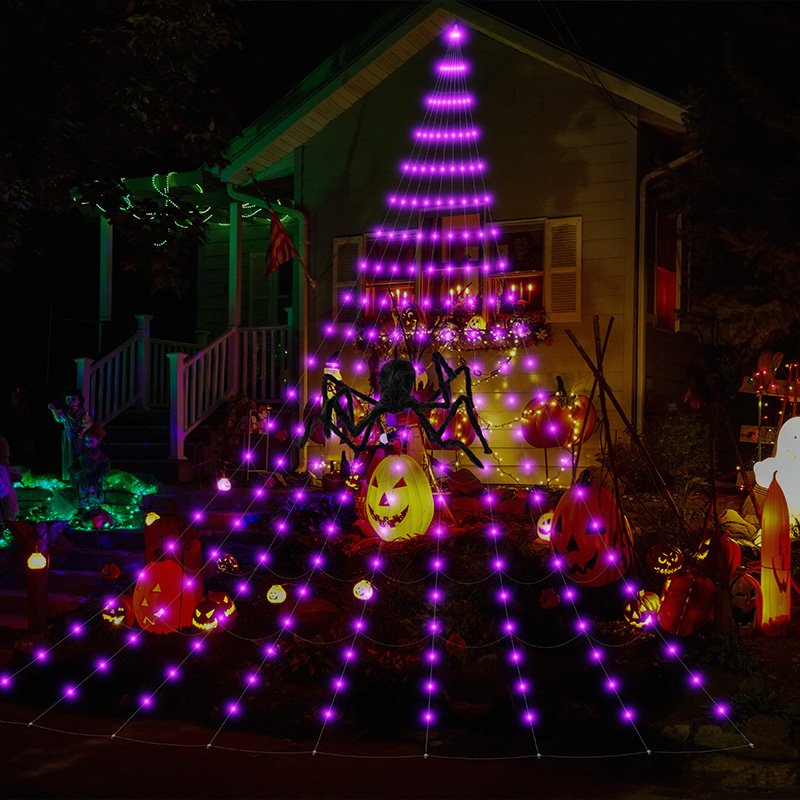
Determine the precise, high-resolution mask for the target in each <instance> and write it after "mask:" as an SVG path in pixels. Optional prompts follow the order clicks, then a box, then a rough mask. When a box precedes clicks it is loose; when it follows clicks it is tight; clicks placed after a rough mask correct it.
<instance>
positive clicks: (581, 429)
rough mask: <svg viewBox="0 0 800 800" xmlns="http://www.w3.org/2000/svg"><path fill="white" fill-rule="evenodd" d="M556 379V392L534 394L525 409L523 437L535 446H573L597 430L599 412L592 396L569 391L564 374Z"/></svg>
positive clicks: (522, 428)
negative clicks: (593, 403) (590, 397)
mask: <svg viewBox="0 0 800 800" xmlns="http://www.w3.org/2000/svg"><path fill="white" fill-rule="evenodd" d="M556 381H557V383H558V388H557V390H556V392H555V394H551V395H549V396H544V395H542V396H538V397H534V399H533V400H531V401H530V403H528V405H527V406H525V409H524V410H523V412H522V417H521V420H520V427H521V430H522V436H523V438H524V439H525V441H526V442H527V443H528V444H529V445H531V447H569V446H570V445H575V444H578V442H582V441H585V440H586V439H588V438H589V437H590V436H591V435H592V433H593V431H594V426H595V421H596V415H595V411H594V407H593V406H592V404H591V403H590V402H589V398H588V397H586V396H585V395H582V394H580V395H579V394H575V393H574V392H572V393H570V392H567V390H566V388H565V387H564V381H563V380H562V379H561V376H560V375H559V376H557V378H556Z"/></svg>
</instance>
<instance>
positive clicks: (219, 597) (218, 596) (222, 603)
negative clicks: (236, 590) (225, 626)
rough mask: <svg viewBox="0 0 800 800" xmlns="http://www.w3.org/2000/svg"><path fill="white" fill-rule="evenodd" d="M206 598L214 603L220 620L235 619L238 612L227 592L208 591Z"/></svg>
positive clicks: (231, 620)
mask: <svg viewBox="0 0 800 800" xmlns="http://www.w3.org/2000/svg"><path fill="white" fill-rule="evenodd" d="M206 599H207V600H210V601H211V602H212V603H216V606H217V610H218V611H219V613H220V621H221V622H233V621H234V620H235V619H236V617H237V615H238V613H239V612H238V611H237V610H236V605H235V603H234V602H233V598H232V597H231V596H230V595H229V594H228V593H227V592H209V593H208V595H207V596H206Z"/></svg>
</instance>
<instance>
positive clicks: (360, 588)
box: [353, 579, 375, 601]
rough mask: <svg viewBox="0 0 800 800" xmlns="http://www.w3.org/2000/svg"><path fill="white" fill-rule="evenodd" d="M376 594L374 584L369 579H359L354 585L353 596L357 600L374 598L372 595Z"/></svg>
mask: <svg viewBox="0 0 800 800" xmlns="http://www.w3.org/2000/svg"><path fill="white" fill-rule="evenodd" d="M373 594H375V589H374V588H373V586H372V584H371V583H370V582H369V581H368V580H366V579H365V580H363V581H359V582H358V583H357V584H356V585H355V586H354V587H353V596H354V597H355V598H356V600H363V601H367V600H370V599H371V598H372V595H373Z"/></svg>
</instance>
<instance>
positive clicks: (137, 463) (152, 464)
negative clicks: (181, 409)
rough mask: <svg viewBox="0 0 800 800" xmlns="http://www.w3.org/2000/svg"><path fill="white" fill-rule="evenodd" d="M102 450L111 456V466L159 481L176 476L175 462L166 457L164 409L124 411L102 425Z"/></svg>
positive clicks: (169, 479) (167, 421) (166, 480)
mask: <svg viewBox="0 0 800 800" xmlns="http://www.w3.org/2000/svg"><path fill="white" fill-rule="evenodd" d="M102 450H103V452H104V453H105V454H106V455H107V456H108V457H109V459H110V460H111V469H118V470H122V471H124V472H132V473H133V474H134V475H137V476H140V477H141V478H142V479H143V480H149V479H150V478H154V479H155V480H158V481H161V482H162V483H173V482H175V481H176V480H178V479H179V477H180V476H179V475H178V473H179V471H180V470H179V465H178V464H177V462H176V461H175V460H174V459H170V453H169V410H168V409H154V410H150V411H142V410H140V409H128V410H127V411H124V412H123V413H122V414H120V416H118V417H117V418H116V419H115V420H114V421H113V422H112V423H111V424H110V425H109V426H108V428H107V429H106V438H105V439H104V440H103V445H102Z"/></svg>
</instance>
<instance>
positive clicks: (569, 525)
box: [550, 470, 631, 586]
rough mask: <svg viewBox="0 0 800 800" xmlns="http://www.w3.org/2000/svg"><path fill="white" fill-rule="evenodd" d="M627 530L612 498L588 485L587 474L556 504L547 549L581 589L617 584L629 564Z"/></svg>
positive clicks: (625, 522) (624, 520)
mask: <svg viewBox="0 0 800 800" xmlns="http://www.w3.org/2000/svg"><path fill="white" fill-rule="evenodd" d="M630 539H631V530H630V526H629V525H628V521H627V520H626V519H624V518H623V516H622V514H621V513H620V511H619V509H618V507H617V504H616V501H615V500H614V497H613V495H612V494H611V492H609V491H608V490H607V489H604V488H603V487H602V486H600V485H595V484H592V483H591V482H590V481H589V475H588V470H587V471H586V472H584V474H583V475H582V476H581V477H580V479H579V480H578V482H577V483H575V484H573V485H572V486H571V487H570V488H569V489H568V490H567V491H566V492H565V493H564V494H563V495H562V496H561V499H560V500H559V501H558V505H557V506H556V508H555V511H554V512H553V528H552V532H551V534H550V546H551V548H552V549H553V552H554V553H555V554H556V555H557V556H559V557H560V558H561V559H562V560H563V561H564V562H565V568H564V573H565V574H566V576H567V577H568V578H570V579H571V580H573V581H575V582H576V583H581V584H583V585H584V586H606V585H607V584H609V583H613V582H614V581H617V580H619V579H620V578H621V577H622V576H623V575H624V574H625V572H626V571H627V569H628V565H629V564H630V561H631V551H630Z"/></svg>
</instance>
